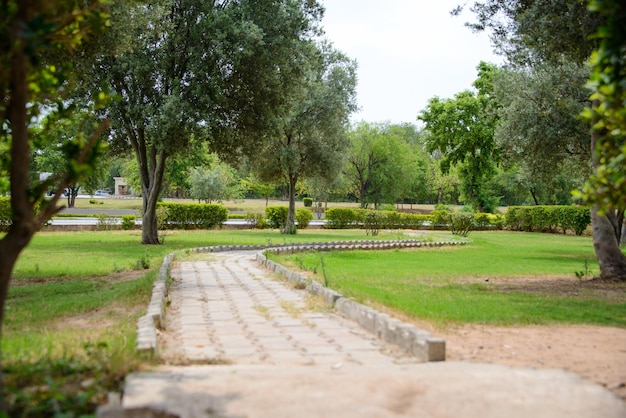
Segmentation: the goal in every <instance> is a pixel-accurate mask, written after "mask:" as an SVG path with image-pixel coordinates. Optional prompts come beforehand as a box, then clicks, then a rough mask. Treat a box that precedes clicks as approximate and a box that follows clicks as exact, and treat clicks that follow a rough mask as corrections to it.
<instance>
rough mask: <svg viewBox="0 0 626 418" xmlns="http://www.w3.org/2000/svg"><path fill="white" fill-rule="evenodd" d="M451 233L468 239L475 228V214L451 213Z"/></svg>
mask: <svg viewBox="0 0 626 418" xmlns="http://www.w3.org/2000/svg"><path fill="white" fill-rule="evenodd" d="M448 220H449V222H450V232H452V233H453V234H454V235H460V236H462V237H466V236H468V235H469V233H470V231H472V230H473V229H474V227H475V216H474V214H473V213H466V212H453V213H450V215H449V218H448Z"/></svg>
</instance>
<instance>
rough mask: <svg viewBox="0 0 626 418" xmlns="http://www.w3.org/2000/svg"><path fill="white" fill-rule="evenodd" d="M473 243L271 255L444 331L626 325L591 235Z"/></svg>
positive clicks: (482, 236)
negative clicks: (475, 326) (601, 277)
mask: <svg viewBox="0 0 626 418" xmlns="http://www.w3.org/2000/svg"><path fill="white" fill-rule="evenodd" d="M470 239H471V241H472V242H471V243H470V244H469V245H466V246H458V247H447V248H420V249H410V250H392V251H386V252H363V251H350V252H332V253H307V254H295V255H283V256H275V255H272V256H271V258H272V259H274V260H276V261H278V262H281V263H284V264H287V265H291V266H293V267H298V268H303V269H305V270H308V271H312V272H313V271H315V272H316V274H315V276H316V278H317V280H320V281H322V282H324V281H325V282H326V283H328V285H329V287H331V288H333V289H335V290H337V291H339V292H340V293H342V294H343V295H345V296H348V297H352V298H354V299H356V300H358V301H361V302H364V303H367V304H373V305H378V306H384V307H385V308H389V309H391V310H394V311H396V312H399V313H401V314H402V315H406V316H407V317H408V318H413V319H415V320H427V321H431V322H433V323H435V324H438V325H440V326H446V325H448V324H462V323H480V324H493V325H520V324H521V325H523V324H547V323H562V324H598V325H611V326H618V327H626V284H620V283H606V282H600V281H597V280H595V281H594V280H590V279H591V278H592V276H593V275H594V274H598V273H599V268H598V265H597V262H596V261H595V255H594V251H593V247H592V243H591V238H590V237H577V236H569V235H567V236H565V235H546V234H526V233H511V232H474V233H472V234H471V235H470ZM322 260H323V269H322ZM576 272H578V273H579V275H581V276H583V277H582V280H581V279H579V278H577V276H576Z"/></svg>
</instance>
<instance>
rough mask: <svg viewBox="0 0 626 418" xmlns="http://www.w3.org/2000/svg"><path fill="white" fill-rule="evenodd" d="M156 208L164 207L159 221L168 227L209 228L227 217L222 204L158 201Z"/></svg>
mask: <svg viewBox="0 0 626 418" xmlns="http://www.w3.org/2000/svg"><path fill="white" fill-rule="evenodd" d="M157 208H162V209H164V210H163V214H164V215H163V219H162V220H161V221H162V222H163V225H164V227H166V228H169V229H211V228H214V227H216V226H221V225H222V224H223V223H224V222H226V220H227V219H228V209H226V207H225V206H223V205H215V204H206V203H200V204H196V203H170V202H159V203H158V204H157Z"/></svg>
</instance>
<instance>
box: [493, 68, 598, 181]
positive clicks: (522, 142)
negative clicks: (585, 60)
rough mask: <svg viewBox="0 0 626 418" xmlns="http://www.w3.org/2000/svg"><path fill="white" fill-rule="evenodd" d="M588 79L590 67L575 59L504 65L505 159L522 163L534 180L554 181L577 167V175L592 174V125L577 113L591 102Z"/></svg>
mask: <svg viewBox="0 0 626 418" xmlns="http://www.w3.org/2000/svg"><path fill="white" fill-rule="evenodd" d="M588 78H589V69H588V67H587V66H586V65H583V64H577V63H574V62H571V61H561V62H558V63H553V62H544V63H537V64H535V65H533V66H532V67H523V68H519V69H511V70H503V71H501V72H500V73H499V75H498V77H496V80H495V83H494V86H495V87H494V96H495V98H496V101H497V102H498V104H499V105H500V107H499V108H498V118H499V122H498V125H497V127H496V130H495V139H496V142H497V144H498V146H499V147H500V149H501V150H502V154H503V159H504V160H505V161H506V162H507V163H508V164H519V165H520V166H521V168H523V170H522V171H523V172H524V173H525V174H526V176H527V178H528V179H529V180H531V183H534V184H537V183H538V182H542V183H545V184H550V183H551V182H552V181H553V180H554V179H555V178H556V177H557V176H558V175H559V174H560V173H561V172H562V171H563V170H564V169H565V168H568V169H569V170H571V169H574V171H568V172H569V174H570V175H572V177H578V178H586V177H587V176H588V173H589V170H590V161H591V156H590V150H589V127H588V125H587V124H585V123H584V122H583V121H581V120H580V118H579V117H578V114H579V113H580V112H582V110H583V109H584V108H585V106H586V104H587V102H588V96H589V92H588V90H586V89H585V88H584V87H583V85H584V83H585V81H586V80H587V79H588ZM547 150H549V152H546V151H547ZM574 173H580V175H577V176H573V174H574ZM568 192H569V191H568Z"/></svg>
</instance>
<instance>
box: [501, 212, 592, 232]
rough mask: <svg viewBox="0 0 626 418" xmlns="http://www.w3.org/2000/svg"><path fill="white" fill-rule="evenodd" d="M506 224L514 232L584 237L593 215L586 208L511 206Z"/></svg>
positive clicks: (506, 217)
mask: <svg viewBox="0 0 626 418" xmlns="http://www.w3.org/2000/svg"><path fill="white" fill-rule="evenodd" d="M505 224H506V227H507V228H509V229H511V230H513V231H526V232H557V231H561V232H563V233H564V234H565V233H567V232H568V231H572V232H574V233H575V234H576V235H582V233H583V232H584V231H585V229H587V227H588V226H589V225H590V224H591V213H590V211H589V208H588V207H586V206H511V207H509V209H508V211H507V213H506V216H505Z"/></svg>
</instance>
